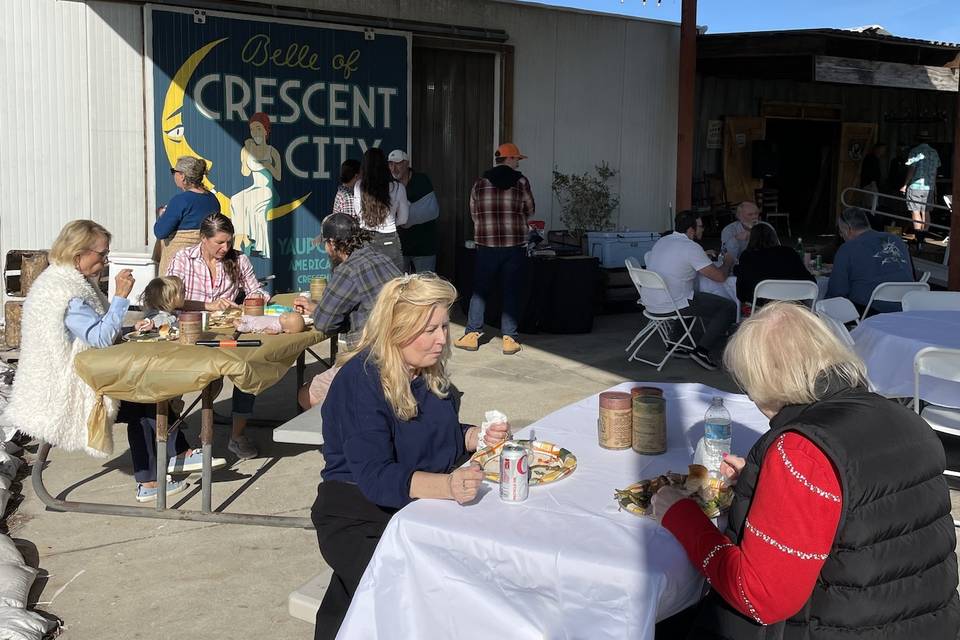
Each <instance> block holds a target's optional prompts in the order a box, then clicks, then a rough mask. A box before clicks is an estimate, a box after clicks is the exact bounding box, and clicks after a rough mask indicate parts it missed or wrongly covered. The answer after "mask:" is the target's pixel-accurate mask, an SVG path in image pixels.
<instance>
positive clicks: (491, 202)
mask: <svg viewBox="0 0 960 640" xmlns="http://www.w3.org/2000/svg"><path fill="white" fill-rule="evenodd" d="M535 208H536V206H535V204H534V202H533V192H532V191H531V190H530V182H529V181H528V180H527V178H526V177H525V176H524V177H521V178H520V179H519V180H518V181H517V184H515V185H514V186H512V187H510V188H509V189H498V188H497V187H495V186H493V184H492V183H491V182H490V181H489V180H487V179H486V178H480V179H479V180H477V181H476V182H475V183H473V189H472V190H471V191H470V217H471V218H473V238H474V241H475V242H476V243H477V244H479V245H483V246H484V247H515V246H517V245H518V244H525V243H526V241H527V219H528V218H529V217H530V216H532V215H533V213H534V210H535Z"/></svg>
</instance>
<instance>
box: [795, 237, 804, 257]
mask: <svg viewBox="0 0 960 640" xmlns="http://www.w3.org/2000/svg"><path fill="white" fill-rule="evenodd" d="M794 249H795V250H796V252H797V255H799V256H800V257H801V258H802V257H803V254H804V250H803V238H797V245H796V247H794Z"/></svg>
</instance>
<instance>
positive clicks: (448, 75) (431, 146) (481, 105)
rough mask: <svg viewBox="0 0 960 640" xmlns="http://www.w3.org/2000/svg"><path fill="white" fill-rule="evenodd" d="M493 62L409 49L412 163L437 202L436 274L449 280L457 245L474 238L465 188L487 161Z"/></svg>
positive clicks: (489, 57)
mask: <svg viewBox="0 0 960 640" xmlns="http://www.w3.org/2000/svg"><path fill="white" fill-rule="evenodd" d="M495 62H496V56H495V55H494V54H490V53H477V52H473V51H458V50H452V49H434V48H420V47H414V49H413V113H412V124H413V141H412V145H411V146H412V149H411V164H412V166H413V167H414V169H415V170H420V171H424V172H425V173H426V174H427V175H428V176H429V177H430V179H431V180H432V181H433V187H434V190H435V191H436V194H437V199H438V200H439V201H440V221H439V224H438V236H439V237H438V243H439V246H438V248H437V272H438V273H440V274H441V275H443V276H446V277H448V278H451V279H452V278H453V277H454V275H455V265H454V260H455V257H456V253H457V247H462V246H463V242H464V240H468V239H471V238H473V223H472V221H471V220H470V188H471V187H472V186H473V182H474V180H476V179H477V178H478V177H479V176H480V174H481V173H483V172H484V171H485V170H486V169H487V168H489V167H490V166H491V164H492V158H493V145H494V140H495V136H494V126H493V124H494V104H495V99H496V92H495V86H494V64H495Z"/></svg>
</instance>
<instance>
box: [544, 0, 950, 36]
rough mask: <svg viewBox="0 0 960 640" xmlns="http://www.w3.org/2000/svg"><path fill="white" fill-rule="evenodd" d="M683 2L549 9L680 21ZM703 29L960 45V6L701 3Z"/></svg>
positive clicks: (934, 1)
mask: <svg viewBox="0 0 960 640" xmlns="http://www.w3.org/2000/svg"><path fill="white" fill-rule="evenodd" d="M680 2H681V0H663V3H662V4H661V5H660V6H659V7H658V6H657V3H656V0H650V1H648V2H647V4H646V5H644V4H643V3H642V2H641V0H623V2H621V1H620V0H550V1H548V2H544V3H543V4H552V5H561V6H566V7H577V8H580V9H587V10H590V11H602V12H605V13H618V14H621V15H631V16H640V17H643V18H652V19H655V20H672V21H677V22H679V20H680ZM697 4H698V5H699V6H698V13H697V23H698V24H700V25H707V26H708V27H709V33H730V32H736V31H766V30H775V29H814V28H818V27H837V28H847V27H860V26H864V25H871V24H879V25H883V27H884V28H886V30H887V31H889V32H890V33H892V34H894V35H897V36H904V37H907V38H921V39H924V40H942V41H946V42H960V6H958V5H960V2H958V0H906V1H903V0H699V2H698V3H697Z"/></svg>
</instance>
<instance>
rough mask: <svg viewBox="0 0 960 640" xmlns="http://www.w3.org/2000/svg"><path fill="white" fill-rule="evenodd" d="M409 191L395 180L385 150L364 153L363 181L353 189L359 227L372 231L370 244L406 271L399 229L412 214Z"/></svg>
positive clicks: (374, 149) (361, 170) (361, 174)
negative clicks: (408, 199) (410, 213)
mask: <svg viewBox="0 0 960 640" xmlns="http://www.w3.org/2000/svg"><path fill="white" fill-rule="evenodd" d="M409 210H410V203H409V202H408V201H407V189H406V187H404V186H403V184H402V183H399V182H397V181H396V180H394V179H393V174H391V173H390V167H389V166H388V165H387V160H386V158H385V157H384V155H383V151H381V150H380V149H378V148H376V147H374V148H373V149H367V152H366V153H364V154H363V163H362V164H361V165H360V180H359V182H357V184H356V185H354V187H353V211H354V213H355V214H356V215H357V216H358V217H359V218H360V226H361V227H363V228H364V229H367V230H368V231H373V234H374V235H373V240H372V241H371V245H372V246H373V247H374V248H375V249H376V250H377V251H379V252H380V253H382V254H384V255H385V256H387V257H388V258H390V259H391V260H393V263H394V264H395V265H397V269H399V270H400V271H401V272H402V271H403V251H402V250H401V249H400V236H399V235H397V226H398V225H400V226H402V225H404V224H406V222H407V217H408V215H409Z"/></svg>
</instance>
